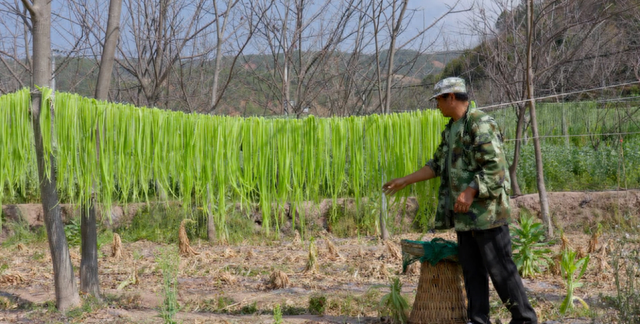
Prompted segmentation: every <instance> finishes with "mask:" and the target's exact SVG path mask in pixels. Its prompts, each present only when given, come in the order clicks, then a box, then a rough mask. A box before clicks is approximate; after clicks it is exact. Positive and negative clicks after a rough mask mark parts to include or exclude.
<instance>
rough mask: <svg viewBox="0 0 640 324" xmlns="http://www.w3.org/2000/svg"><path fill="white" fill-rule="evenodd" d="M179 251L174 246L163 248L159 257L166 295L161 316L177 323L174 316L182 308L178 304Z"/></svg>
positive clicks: (165, 320)
mask: <svg viewBox="0 0 640 324" xmlns="http://www.w3.org/2000/svg"><path fill="white" fill-rule="evenodd" d="M179 262H180V260H179V257H178V251H177V249H175V248H174V247H167V248H165V249H163V250H162V252H161V253H160V256H159V258H158V264H159V266H160V269H161V271H162V279H163V286H162V294H163V295H164V298H163V301H162V305H161V306H160V307H161V309H160V317H162V319H163V320H164V322H165V323H175V321H174V320H173V317H174V316H175V314H176V313H177V312H178V311H179V310H180V306H179V305H178V265H179Z"/></svg>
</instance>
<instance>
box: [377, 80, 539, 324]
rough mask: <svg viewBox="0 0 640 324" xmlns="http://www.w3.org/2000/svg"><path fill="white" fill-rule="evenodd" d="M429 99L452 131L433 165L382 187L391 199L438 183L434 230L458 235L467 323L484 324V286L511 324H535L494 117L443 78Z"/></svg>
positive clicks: (486, 316)
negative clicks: (514, 251)
mask: <svg viewBox="0 0 640 324" xmlns="http://www.w3.org/2000/svg"><path fill="white" fill-rule="evenodd" d="M434 91H435V93H436V94H435V95H434V96H433V97H431V99H434V98H435V99H436V100H437V101H438V109H440V111H441V112H442V114H443V115H444V116H445V117H450V118H451V120H450V121H449V124H447V126H446V127H445V129H444V131H443V132H442V142H441V143H440V146H439V147H438V148H437V149H436V152H435V153H434V155H433V159H432V160H430V161H429V162H427V164H426V165H425V166H424V167H422V168H421V169H420V170H418V171H416V172H414V173H412V174H410V175H407V176H405V177H403V178H398V179H394V180H391V181H389V182H387V183H385V184H384V186H383V188H382V189H383V190H384V192H385V193H387V194H393V193H395V192H397V191H398V190H401V189H402V188H404V187H406V186H408V185H410V184H413V183H416V182H418V181H424V180H429V179H432V178H435V177H438V176H439V177H440V190H439V193H438V209H437V212H436V219H435V227H436V229H449V228H455V230H456V233H457V236H458V259H459V262H460V265H461V266H462V272H463V276H464V283H465V289H466V291H467V298H468V301H469V304H468V308H467V315H468V317H469V320H470V323H474V324H489V323H491V322H490V319H489V279H488V277H489V276H490V277H491V281H492V282H493V285H494V287H495V289H496V291H497V292H498V295H499V296H500V299H501V300H502V302H503V303H504V304H505V306H506V307H507V309H508V310H509V311H510V312H511V316H512V320H511V322H510V323H511V324H523V323H526V324H537V321H538V320H537V317H536V313H535V311H534V310H533V308H532V307H531V305H530V303H529V300H528V299H527V296H526V293H525V290H524V286H523V285H522V280H521V279H520V276H519V274H518V270H517V267H516V265H515V263H514V262H513V259H512V256H511V237H510V236H509V227H508V223H509V220H510V211H511V210H510V207H509V195H508V190H509V189H510V179H509V173H508V172H507V167H508V165H507V161H506V159H505V155H504V149H503V144H502V135H501V134H500V131H499V129H498V126H497V124H496V122H495V121H494V120H493V118H492V117H491V116H489V115H487V114H485V113H484V112H482V111H480V110H478V109H475V107H470V106H469V97H468V95H467V90H466V86H465V82H464V80H463V79H461V78H446V79H443V80H441V81H440V82H438V83H437V84H436V85H435V87H434Z"/></svg>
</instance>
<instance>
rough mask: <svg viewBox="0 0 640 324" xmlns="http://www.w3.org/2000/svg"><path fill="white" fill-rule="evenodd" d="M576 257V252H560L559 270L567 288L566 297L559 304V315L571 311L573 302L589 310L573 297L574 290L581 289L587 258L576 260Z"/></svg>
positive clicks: (569, 250)
mask: <svg viewBox="0 0 640 324" xmlns="http://www.w3.org/2000/svg"><path fill="white" fill-rule="evenodd" d="M576 255H577V253H576V251H572V250H571V249H565V250H564V251H562V259H561V260H560V270H561V273H562V278H563V279H564V280H565V283H566V286H567V297H565V299H564V300H563V301H562V304H560V313H561V314H565V313H566V312H567V311H568V310H569V309H573V307H574V306H573V301H574V300H577V301H579V302H580V303H581V304H582V305H583V306H584V307H585V308H586V309H589V305H587V303H586V302H585V301H584V300H583V299H582V298H580V297H577V296H574V295H573V291H574V289H576V288H579V287H582V283H581V282H580V279H581V278H582V276H583V275H584V273H585V271H587V265H588V264H589V256H586V257H584V258H582V259H579V260H576ZM577 271H579V272H577ZM576 274H577V275H576Z"/></svg>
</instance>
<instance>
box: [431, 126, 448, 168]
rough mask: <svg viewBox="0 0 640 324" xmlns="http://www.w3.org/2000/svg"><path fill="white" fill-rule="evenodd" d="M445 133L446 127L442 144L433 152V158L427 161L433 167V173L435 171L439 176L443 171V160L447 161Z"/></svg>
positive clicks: (442, 135)
mask: <svg viewBox="0 0 640 324" xmlns="http://www.w3.org/2000/svg"><path fill="white" fill-rule="evenodd" d="M447 128H448V125H447ZM445 133H446V129H445V131H443V132H442V134H441V137H442V138H441V140H440V145H438V148H437V149H436V151H435V152H434V153H433V158H432V159H431V160H429V161H427V165H428V166H429V167H430V168H431V170H433V173H435V174H436V176H437V177H439V176H441V175H442V171H443V168H444V165H442V162H443V161H445V159H444V158H445V154H446V152H445V151H446V150H445V145H446V142H447V141H446V140H445Z"/></svg>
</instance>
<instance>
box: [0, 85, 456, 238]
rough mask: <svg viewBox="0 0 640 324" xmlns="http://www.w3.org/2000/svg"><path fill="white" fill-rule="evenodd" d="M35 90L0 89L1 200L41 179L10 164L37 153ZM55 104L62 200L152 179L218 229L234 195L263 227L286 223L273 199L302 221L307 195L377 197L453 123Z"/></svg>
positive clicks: (126, 196)
mask: <svg viewBox="0 0 640 324" xmlns="http://www.w3.org/2000/svg"><path fill="white" fill-rule="evenodd" d="M43 91H44V92H45V98H46V97H47V96H46V92H47V90H46V89H43ZM28 97H29V93H28V91H22V92H19V93H16V94H11V95H10V96H3V97H0V122H2V123H3V124H5V125H10V127H7V128H3V130H2V131H0V145H2V147H3V148H5V147H6V148H8V149H7V151H8V152H12V153H11V155H3V156H2V158H1V159H0V184H1V185H2V186H1V187H2V188H0V199H1V198H2V196H4V187H5V186H7V187H8V189H9V190H14V187H16V186H22V187H23V188H24V187H26V186H27V183H30V182H28V181H30V180H27V179H31V178H34V174H35V172H34V167H33V163H14V161H32V160H33V153H32V150H33V149H32V146H31V145H32V144H31V143H32V142H31V138H32V135H31V134H32V133H31V129H30V127H29V117H28V116H29V114H28V107H29V98H28ZM7 102H10V103H9V104H8V103H7ZM14 102H20V103H21V104H20V105H21V107H17V106H16V104H15V103H14ZM44 105H45V103H43V106H44ZM6 106H9V107H11V109H6V108H4V107H6ZM55 106H56V107H55V109H56V111H55V112H56V119H55V120H54V121H55V125H54V133H53V136H54V137H55V138H51V136H49V138H46V137H47V135H46V134H47V131H46V129H47V127H48V126H47V120H49V121H50V120H51V119H50V118H51V114H48V115H47V113H46V111H47V110H48V109H43V117H42V119H41V121H40V122H41V125H42V126H43V134H44V135H43V137H44V138H43V139H44V142H45V146H46V147H47V148H48V149H49V150H50V152H52V153H53V154H54V157H55V159H56V160H57V161H56V162H57V164H58V168H57V171H56V172H57V175H58V179H59V182H58V186H59V188H58V189H60V191H61V192H64V193H65V195H64V197H65V198H66V199H69V200H71V201H74V200H77V199H79V200H81V201H86V200H87V199H89V197H90V196H91V193H92V190H94V187H95V190H97V192H96V194H99V195H100V197H101V201H102V202H103V203H105V204H110V203H111V201H112V197H116V199H118V200H120V201H121V202H123V203H126V202H129V201H137V200H140V199H141V198H142V199H145V200H148V199H149V197H148V194H149V193H148V190H149V185H150V184H151V185H153V184H154V183H155V185H157V186H158V188H162V189H163V190H166V191H168V192H169V193H171V194H172V195H173V196H174V197H177V198H179V199H181V200H182V201H183V202H184V204H185V206H188V205H189V204H191V203H192V202H193V201H194V199H195V203H196V204H198V205H202V206H206V207H205V209H207V210H208V208H209V207H208V204H207V202H211V203H212V204H213V206H214V207H215V208H214V210H215V213H214V215H215V217H216V225H217V226H219V228H218V229H219V232H220V233H222V234H221V235H225V234H224V233H225V231H226V227H225V223H226V217H225V214H226V212H227V208H226V205H227V204H228V203H229V202H236V201H239V202H240V203H241V204H242V205H245V206H246V205H248V204H249V203H259V204H260V208H261V210H262V215H263V225H264V227H265V230H267V231H268V230H269V229H270V228H271V226H272V225H274V224H275V226H278V224H280V223H281V222H282V221H283V219H278V218H276V219H273V218H272V215H273V209H272V208H273V205H272V204H276V205H277V206H278V213H277V214H276V215H275V216H276V217H281V216H282V215H283V214H282V210H283V209H282V208H283V206H284V205H285V204H286V203H287V202H289V203H292V205H291V208H292V210H291V213H292V215H294V217H296V212H298V213H299V214H300V216H301V217H303V212H304V208H300V207H301V203H302V201H304V200H313V201H315V202H318V201H319V200H320V199H321V198H324V197H331V198H332V199H333V201H334V206H336V205H337V204H336V200H337V198H339V197H344V196H346V195H349V196H351V195H352V196H353V197H354V198H356V205H357V208H359V203H360V198H361V197H371V196H373V195H379V193H380V184H381V183H382V181H383V177H384V179H385V180H388V179H390V178H392V177H398V176H402V175H404V174H407V173H410V172H413V171H415V170H416V169H418V168H420V167H422V166H423V165H424V164H425V163H426V161H427V160H428V159H429V158H431V156H432V154H433V152H434V150H435V148H436V146H437V144H438V142H439V141H440V136H439V133H440V131H441V130H442V127H443V126H444V123H445V122H446V120H445V119H444V118H443V117H442V116H441V115H440V114H439V113H438V112H437V111H422V112H412V113H407V114H392V115H385V116H375V115H373V116H366V117H349V118H328V119H327V118H316V117H313V116H311V117H308V118H305V119H302V120H299V119H275V120H265V119H264V118H246V119H242V118H234V117H220V116H203V115H196V114H184V113H180V112H170V111H161V110H157V109H147V108H136V107H133V106H131V105H119V104H109V103H102V102H97V101H94V100H92V99H87V98H82V97H79V96H77V95H70V94H63V93H58V94H57V95H56V102H55ZM9 128H10V130H9ZM48 129H49V130H50V127H49V128H48ZM98 130H99V134H100V135H99V140H100V143H99V145H97V143H96V140H97V139H98V138H97V137H96V131H98ZM49 134H51V133H49ZM29 136H31V137H29ZM24 138H30V140H29V141H25V140H24ZM96 149H99V152H97V151H96ZM98 153H99V154H98ZM97 155H99V156H100V159H99V160H98V161H97V163H96V157H97ZM11 166H16V167H13V168H12V167H11ZM76 188H77V190H76ZM413 188H415V189H413ZM413 188H412V189H408V190H405V191H403V192H402V193H401V195H400V197H407V196H408V195H410V194H412V192H415V194H416V195H417V197H418V200H419V203H420V206H429V205H430V204H433V202H434V201H435V193H436V189H437V181H430V182H429V183H427V184H419V185H416V186H413ZM414 190H415V191H414ZM114 195H115V196H114ZM274 220H275V223H274V222H273V221H274ZM301 221H302V219H301ZM294 222H295V219H294Z"/></svg>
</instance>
